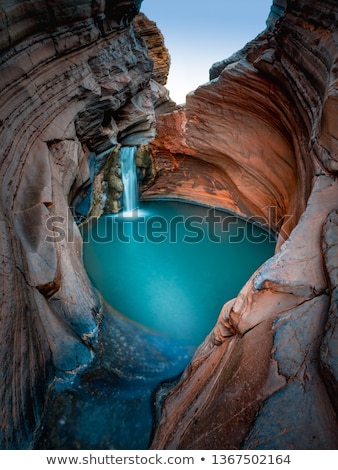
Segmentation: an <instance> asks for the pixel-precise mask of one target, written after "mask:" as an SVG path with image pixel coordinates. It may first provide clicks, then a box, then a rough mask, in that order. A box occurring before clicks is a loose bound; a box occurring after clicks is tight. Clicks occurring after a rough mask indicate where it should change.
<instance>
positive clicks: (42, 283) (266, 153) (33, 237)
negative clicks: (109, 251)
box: [0, 0, 338, 449]
mask: <svg viewBox="0 0 338 470" xmlns="http://www.w3.org/2000/svg"><path fill="white" fill-rule="evenodd" d="M47 3H48V5H49V7H50V8H48V9H47V8H46V2H39V1H34V2H21V1H20V0H17V1H14V2H10V1H5V2H3V4H2V11H1V15H0V28H1V31H2V32H3V33H4V34H1V40H0V50H1V52H2V57H1V61H0V73H1V81H0V102H1V108H0V122H1V148H2V152H1V157H0V174H1V200H0V227H1V230H0V233H1V236H0V258H1V267H2V269H1V273H0V275H1V299H2V300H1V323H0V325H1V327H0V363H1V375H2V380H3V382H2V387H1V388H0V403H1V408H2V413H1V418H0V428H1V430H2V433H1V444H0V446H1V447H2V448H17V449H19V448H26V447H28V446H29V445H32V440H33V437H34V433H35V432H36V431H37V430H38V429H39V426H40V423H41V421H40V420H41V414H42V411H43V408H44V405H45V402H46V397H47V389H48V386H49V385H50V384H51V383H52V382H53V380H58V381H66V380H67V378H68V377H70V378H73V377H75V376H76V375H77V373H78V372H79V370H82V368H83V367H86V366H87V365H88V364H89V363H90V361H91V360H92V358H93V356H94V355H97V354H98V352H97V351H98V350H100V345H98V344H97V334H98V330H99V328H100V322H101V320H102V318H101V315H102V311H101V304H100V301H99V299H98V296H97V293H96V292H95V291H94V289H93V287H92V285H91V284H90V282H89V279H88V277H87V274H86V272H85V270H84V267H83V265H82V261H81V237H80V233H79V230H78V227H77V226H76V224H75V221H74V219H73V216H72V214H71V212H70V209H69V206H70V204H71V203H72V200H73V198H74V196H75V195H79V194H80V196H81V194H82V193H81V191H82V190H83V188H86V187H88V185H90V183H91V178H92V174H91V169H90V162H91V161H92V160H91V159H92V158H95V155H96V154H98V153H99V152H101V151H102V150H106V149H109V148H110V147H111V146H112V145H114V144H115V143H116V142H117V141H118V140H119V139H122V141H123V142H124V143H136V144H139V143H143V142H146V141H147V140H148V139H149V138H152V137H153V136H154V132H155V131H154V123H155V116H156V115H157V114H158V113H160V112H163V111H164V110H166V111H168V110H171V109H172V107H173V104H172V103H171V102H170V101H169V97H168V94H167V92H166V90H165V89H164V88H163V87H162V86H161V85H160V84H157V83H155V82H154V81H152V78H154V77H155V78H158V79H160V80H161V83H164V80H165V75H166V73H167V65H168V56H167V55H166V51H164V50H163V49H162V50H161V48H162V45H163V43H162V42H161V41H162V40H160V35H159V34H158V32H157V31H156V29H155V26H154V24H153V23H147V21H146V20H145V18H142V17H140V18H139V19H138V21H137V29H138V31H139V32H140V33H141V34H142V31H144V34H143V37H144V39H145V40H146V41H147V43H148V51H147V48H146V45H145V44H144V42H143V40H142V38H140V36H139V35H138V34H135V29H134V27H133V25H131V24H130V21H131V18H132V17H133V16H134V15H135V13H136V12H137V6H138V4H139V3H140V2H138V1H131V0H130V1H118V0H117V1H113V0H110V1H107V2H106V6H104V2H102V1H100V0H97V1H94V2H92V1H89V0H82V1H81V0H80V1H75V0H74V1H72V2H62V1H61V2H59V1H48V2H47ZM337 17H338V10H337V4H336V0H325V1H324V2H315V1H312V0H297V1H294V2H289V1H287V0H275V2H274V9H273V14H272V15H271V16H270V19H269V21H268V25H269V29H270V30H269V31H267V32H264V33H263V34H262V35H261V36H260V37H259V38H257V39H256V40H255V41H253V42H252V43H249V44H248V45H247V46H246V47H245V48H244V49H243V51H241V52H240V53H238V54H235V55H234V56H233V57H232V58H230V59H229V60H225V61H222V62H219V63H218V64H217V65H215V66H214V67H213V68H212V70H211V76H212V78H213V81H212V82H210V83H209V84H207V85H204V86H202V87H200V88H198V89H197V90H196V91H195V92H194V93H192V94H191V95H189V97H188V99H187V104H186V106H185V107H184V108H182V107H181V108H179V109H176V110H175V111H173V112H172V113H169V114H168V113H167V114H164V115H161V116H159V117H157V120H156V129H157V137H156V139H155V140H154V141H153V142H152V148H153V155H154V166H155V170H156V178H155V184H154V185H153V186H152V187H150V188H149V189H147V191H145V192H144V197H156V196H158V195H161V196H162V197H163V196H168V197H173V196H176V197H181V198H184V199H189V200H194V201H198V202H203V203H205V204H209V205H214V206H219V207H222V208H227V209H231V210H232V211H234V212H237V213H239V214H241V215H245V216H256V217H263V218H264V219H266V220H267V221H268V222H269V223H270V226H271V227H272V228H274V229H277V230H279V231H280V239H279V244H278V249H277V252H276V254H275V256H274V257H273V258H271V259H270V260H268V261H267V262H266V263H265V264H264V265H263V266H262V267H261V268H259V269H258V270H257V272H256V273H254V274H253V276H252V277H251V279H249V280H248V282H247V283H246V285H245V286H243V288H242V290H241V292H240V293H239V295H238V297H237V298H236V299H233V300H232V301H230V302H228V303H227V304H226V305H225V306H224V307H223V309H222V311H221V312H220V316H219V320H218V322H217V324H216V325H215V328H214V329H213V331H212V332H211V333H210V335H209V336H208V337H207V338H206V339H205V341H204V342H203V344H202V345H201V346H200V347H199V349H198V350H197V352H196V354H195V357H194V359H193V360H192V362H191V364H190V365H189V366H188V368H187V370H186V371H185V373H184V375H183V377H182V380H181V381H180V382H179V383H178V385H177V386H176V387H175V388H174V389H173V390H172V391H171V392H170V395H169V397H168V399H167V401H166V403H165V405H164V409H163V413H162V420H161V422H160V423H159V424H158V426H157V429H156V432H155V436H154V441H153V443H152V448H156V449H159V448H161V449H162V448H167V449H168V448H171V449H177V448H179V449H182V448H184V449H203V448H212V449H236V448H248V449H255V448H260V449H261V448H266V449H285V448H290V449H291V448H311V449H314V448H318V449H329V448H330V449H332V448H337V443H338V437H337V425H336V414H337V409H338V408H337V406H338V404H337V380H338V372H337V370H338V369H337V344H338V338H337V200H338V198H337V196H338V189H337V182H336V172H337V155H338V148H337V126H336V121H337V118H336V116H337V72H336V71H337V55H338V50H337V43H338V38H337V28H336V24H337V22H336V21H337ZM158 40H160V44H161V46H160V47H159V48H158V46H159V43H158V42H157V41H158ZM148 53H149V55H150V56H152V57H153V59H154V60H155V62H156V64H155V69H154V70H155V72H153V69H152V63H151V60H150V59H149V57H148ZM101 158H102V159H103V161H101V160H100V159H101ZM100 159H98V161H97V165H98V167H100V166H102V165H103V164H104V157H100ZM271 207H275V208H276V210H275V212H274V214H275V217H274V219H273V220H269V213H270V208H271ZM290 216H291V217H290ZM103 321H104V320H103ZM119 321H121V322H122V321H123V320H119ZM129 330H130V328H129V329H128V331H129ZM112 334H114V332H112ZM128 340H129V341H130V342H131V343H132V340H133V338H132V336H131V335H130V337H129V338H128ZM121 354H123V353H122V352H121ZM109 361H110V362H112V364H110V367H113V365H114V358H109Z"/></svg>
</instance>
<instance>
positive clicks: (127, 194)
mask: <svg viewBox="0 0 338 470" xmlns="http://www.w3.org/2000/svg"><path fill="white" fill-rule="evenodd" d="M136 149H137V147H121V148H120V157H121V168H122V183H123V213H124V214H125V213H132V212H133V211H134V210H135V209H137V208H138V183H137V173H136V165H135V153H136Z"/></svg>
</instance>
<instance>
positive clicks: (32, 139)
mask: <svg viewBox="0 0 338 470" xmlns="http://www.w3.org/2000/svg"><path fill="white" fill-rule="evenodd" d="M140 4H141V1H140V0H127V1H119V0H107V1H106V2H103V1H100V0H97V1H92V0H78V1H77V0H73V1H71V2H69V1H54V0H48V1H43V2H41V1H38V0H37V1H34V2H22V1H19V0H16V1H2V2H1V10H0V29H1V42H0V51H1V60H0V74H1V80H0V102H1V109H0V123H1V129H0V134H1V156H0V175H1V176H0V178H1V200H0V227H1V228H0V233H1V237H0V260H1V273H0V277H1V282H0V284H1V287H0V289H1V294H0V295H1V318H0V363H1V373H0V375H1V386H0V403H1V409H2V412H1V416H0V448H2V449H21V448H26V447H28V446H30V445H32V443H33V442H34V438H35V434H36V431H37V430H38V429H39V426H40V423H41V417H42V414H43V409H44V404H45V401H46V396H47V391H48V388H49V387H50V386H51V385H52V384H54V385H55V384H61V383H67V381H68V382H69V381H71V380H72V378H73V377H74V376H75V375H76V373H77V372H79V371H81V370H82V369H83V367H84V366H86V365H87V364H88V363H90V361H91V360H92V358H93V357H94V356H95V351H96V347H97V336H98V331H99V323H100V321H101V303H100V300H99V298H98V295H97V293H96V292H95V290H94V289H93V287H92V285H91V283H90V281H89V279H88V276H87V274H86V272H85V269H84V267H83V264H82V258H81V253H82V249H81V245H82V238H81V235H80V232H79V230H78V228H77V226H76V224H75V221H74V218H73V213H72V210H71V209H70V208H71V207H72V206H73V203H74V201H79V200H83V201H85V200H86V198H87V195H88V192H89V193H90V188H91V185H92V182H93V180H94V176H95V174H96V173H98V172H99V171H100V169H101V168H102V166H104V161H105V154H103V156H102V152H104V151H105V150H107V149H111V148H113V147H114V146H116V145H117V143H119V144H121V143H123V142H125V141H126V140H127V139H128V136H130V135H131V134H132V135H133V141H134V142H135V143H136V144H139V143H142V142H143V141H146V142H147V141H148V139H149V138H150V137H153V136H154V126H153V124H154V121H155V114H156V112H157V109H158V107H159V106H161V107H163V106H164V103H165V102H167V101H168V92H167V91H166V90H165V89H164V87H163V86H162V85H161V84H160V83H157V82H156V81H155V80H154V78H155V77H154V76H153V73H152V71H153V62H152V59H151V58H150V57H149V55H148V48H147V45H146V43H145V42H144V40H143V39H142V38H141V36H140V35H139V34H138V32H137V29H136V28H135V27H134V25H133V24H132V20H133V18H134V16H135V15H136V14H137V12H138V11H139V8H140ZM146 25H148V27H149V29H150V30H151V37H152V44H153V45H154V46H153V47H155V48H157V49H158V48H161V46H162V45H163V37H162V35H161V33H160V32H159V31H158V30H157V31H156V28H155V26H154V25H153V24H152V23H150V22H149V24H148V23H147V19H146V18H145V17H142V25H141V26H140V27H145V26H146ZM140 27H139V28H140ZM156 34H157V38H158V41H156ZM151 47H152V45H151V44H149V50H151ZM165 73H166V69H165V70H162V71H157V72H156V78H161V82H162V83H164V82H165V80H166V76H165ZM89 205H90V203H89ZM88 209H89V207H87V212H88ZM81 213H82V214H84V215H85V214H86V210H83V211H82V212H81Z"/></svg>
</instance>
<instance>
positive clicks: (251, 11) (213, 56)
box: [141, 0, 272, 104]
mask: <svg viewBox="0 0 338 470" xmlns="http://www.w3.org/2000/svg"><path fill="white" fill-rule="evenodd" d="M271 5H272V0H203V1H202V0H143V3H142V6H141V11H142V12H143V13H144V14H146V15H147V16H148V18H149V19H151V20H153V21H155V22H156V23H157V26H158V27H159V28H160V30H161V31H162V34H163V36H164V38H165V44H166V46H167V48H168V49H169V52H170V56H171V69H170V74H169V80H168V83H167V85H166V86H167V88H168V89H169V90H170V95H171V98H172V99H173V100H174V101H176V102H177V103H178V104H180V103H184V102H185V96H186V95H187V93H189V92H190V91H192V90H195V89H196V88H197V87H198V86H199V85H203V84H204V83H206V82H207V81H208V80H209V68H210V66H211V65H212V64H213V63H214V62H218V61H220V60H222V59H226V58H227V57H230V56H231V55H232V54H233V53H234V52H236V51H238V50H239V49H241V48H242V47H243V46H244V45H245V44H246V43H247V42H248V41H250V40H251V39H254V38H255V37H256V36H257V34H259V33H260V32H262V31H263V30H264V29H265V22H266V19H267V17H268V15H269V12H270V7H271Z"/></svg>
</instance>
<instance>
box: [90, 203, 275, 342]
mask: <svg viewBox="0 0 338 470" xmlns="http://www.w3.org/2000/svg"><path fill="white" fill-rule="evenodd" d="M134 215H135V216H136V215H138V217H134V218H133V217H130V214H129V216H128V217H124V216H123V215H121V214H120V215H117V216H116V215H105V216H103V217H101V218H100V219H99V220H98V221H97V223H95V224H94V225H93V226H92V227H91V230H87V231H84V233H83V237H84V247H83V256H84V264H85V266H86V269H87V272H88V274H89V276H90V278H91V280H92V282H93V284H94V285H95V286H96V288H97V289H98V290H99V291H100V292H101V294H102V295H103V297H104V298H105V300H106V301H107V302H108V303H109V304H110V305H111V306H112V307H114V308H115V309H117V310H118V311H119V312H120V313H122V314H123V315H125V316H126V317H128V318H130V319H132V320H134V321H136V322H138V323H140V324H142V325H144V326H146V327H148V328H151V329H153V330H155V331H156V332H160V333H161V334H163V335H165V336H167V337H169V338H173V339H176V340H177V341H179V342H182V343H184V344H189V345H193V346H197V345H198V344H199V343H200V342H201V341H202V340H203V338H204V337H205V336H206V335H207V334H208V333H209V332H210V330H211V329H212V327H213V325H214V324H215V321H216V319H217V317H218V315H219V312H220V310H221V308H222V306H223V304H224V303H225V302H226V301H227V300H230V299H232V298H234V297H236V296H237V295H238V293H239V291H240V289H241V288H242V286H243V285H244V283H245V282H246V281H247V280H248V279H249V277H250V276H251V275H252V274H253V273H254V271H255V270H256V269H257V268H258V267H259V266H260V265H261V264H262V263H263V262H264V261H265V260H267V259H268V258H270V257H271V256H272V255H273V253H274V249H275V243H276V242H275V238H274V236H272V235H271V234H269V233H268V232H267V231H265V230H263V229H262V228H261V227H259V226H255V225H253V224H251V223H248V222H246V221H244V220H242V219H240V218H238V217H236V216H234V215H231V214H228V213H225V212H222V211H215V210H213V209H208V208H206V207H203V206H198V205H194V204H188V203H182V202H177V201H152V202H144V203H143V204H142V209H141V211H139V212H138V213H135V214H134Z"/></svg>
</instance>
